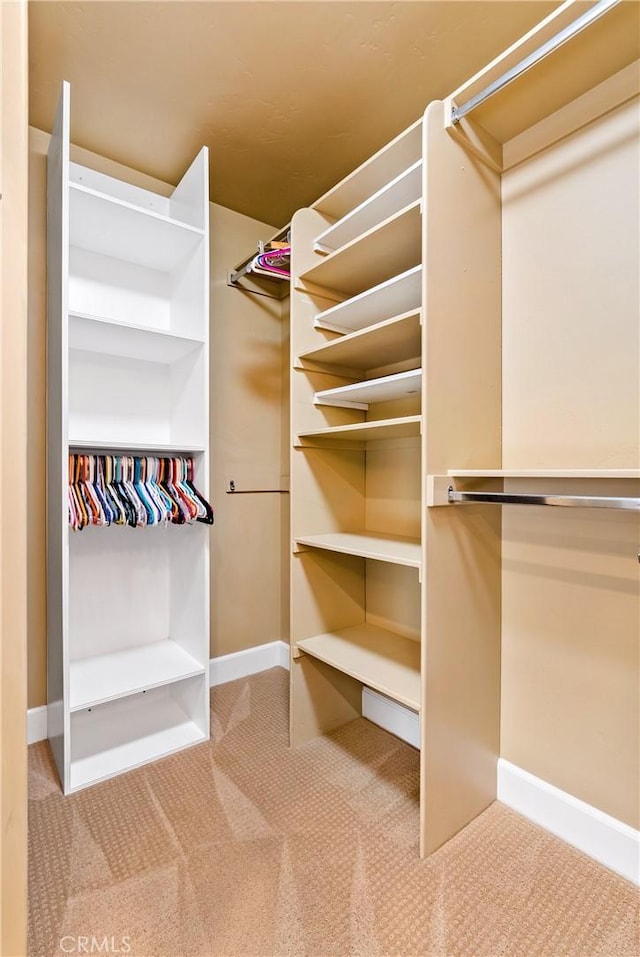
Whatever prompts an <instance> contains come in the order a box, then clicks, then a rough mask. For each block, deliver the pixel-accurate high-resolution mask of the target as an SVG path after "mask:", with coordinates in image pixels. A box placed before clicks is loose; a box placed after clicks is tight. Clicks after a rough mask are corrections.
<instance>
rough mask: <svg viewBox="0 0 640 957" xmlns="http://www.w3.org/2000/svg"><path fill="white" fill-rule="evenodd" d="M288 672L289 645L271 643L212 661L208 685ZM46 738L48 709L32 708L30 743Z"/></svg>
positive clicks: (29, 730) (28, 714) (30, 715)
mask: <svg viewBox="0 0 640 957" xmlns="http://www.w3.org/2000/svg"><path fill="white" fill-rule="evenodd" d="M278 667H279V668H286V669H287V671H288V670H289V645H288V643H287V642H286V641H270V642H267V644H265V645H258V646H257V648H247V649H246V650H245V651H236V652H234V653H233V654H230V655H221V656H220V657H219V658H211V660H210V661H209V685H210V687H212V688H213V687H215V686H216V685H222V684H225V683H226V682H227V681H235V680H236V679H237V678H248V677H249V675H255V674H258V672H260V671H268V669H269V668H278ZM46 737H47V706H46V704H45V705H42V706H41V707H39V708H29V710H28V711H27V744H36V742H37V741H44V740H45V739H46Z"/></svg>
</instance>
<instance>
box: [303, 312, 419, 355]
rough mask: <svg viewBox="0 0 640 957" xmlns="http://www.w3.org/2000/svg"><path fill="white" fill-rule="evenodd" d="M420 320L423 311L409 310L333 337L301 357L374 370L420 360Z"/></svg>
mask: <svg viewBox="0 0 640 957" xmlns="http://www.w3.org/2000/svg"><path fill="white" fill-rule="evenodd" d="M420 321H421V312H420V310H413V311H412V312H405V313H403V314H402V315H399V316H393V317H392V318H391V319H385V320H384V321H383V322H378V323H376V324H375V325H372V326H367V328H366V329H358V330H357V331H356V332H351V333H349V334H348V335H346V336H343V337H342V338H341V339H333V340H332V341H331V342H327V343H325V344H324V345H322V346H319V347H318V348H317V349H312V350H311V351H310V352H305V353H304V355H302V356H300V358H301V359H304V360H309V361H311V362H323V363H332V364H335V365H343V366H348V367H349V368H352V369H374V368H376V367H378V366H383V365H389V364H391V363H392V362H401V361H403V360H405V359H413V358H418V361H420V359H419V357H420V352H421V344H420Z"/></svg>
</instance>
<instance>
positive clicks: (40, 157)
mask: <svg viewBox="0 0 640 957" xmlns="http://www.w3.org/2000/svg"><path fill="white" fill-rule="evenodd" d="M48 142H49V136H48V134H46V133H43V132H41V131H39V130H35V129H31V131H30V190H29V229H30V234H29V356H28V358H29V366H28V390H29V392H28V397H29V411H28V416H29V443H28V463H29V464H28V499H29V503H30V508H29V512H28V529H27V531H28V582H29V622H28V625H29V628H28V630H29V707H37V706H39V705H42V704H45V703H46V604H45V601H46V565H45V548H44V535H45V402H46V383H45V342H46V337H45V331H46V299H45V296H46V287H45V277H46V244H45V223H46V160H45V157H46V150H47V146H48ZM71 156H72V159H73V160H74V161H76V162H80V163H85V164H86V165H89V166H92V167H94V168H96V169H99V170H101V171H102V172H104V173H107V174H109V175H112V176H118V177H120V178H122V179H125V180H127V181H129V182H131V183H134V184H135V185H138V186H143V187H147V188H149V189H154V190H156V191H157V192H160V193H164V194H165V195H166V194H168V193H169V192H170V191H171V187H169V186H167V184H165V183H160V182H159V181H157V180H154V179H152V178H151V177H148V176H146V175H144V174H142V173H138V172H136V171H134V170H130V169H128V168H127V167H123V166H120V165H118V164H115V163H112V162H111V161H109V160H106V159H104V158H102V157H98V156H95V155H94V154H91V153H88V152H86V151H84V150H80V149H77V148H72V151H71ZM210 215H211V223H210V225H211V264H210V268H211V329H210V341H211V363H210V368H211V470H210V474H211V497H212V502H213V504H214V507H215V510H216V523H215V525H214V527H213V529H212V532H211V586H212V587H211V596H212V597H211V656H212V657H214V656H218V655H222V654H228V653H230V652H234V651H240V650H243V649H245V648H249V647H252V646H255V645H259V644H262V643H263V642H266V641H273V640H275V639H279V638H281V637H283V636H285V637H286V633H287V624H286V622H287V616H288V611H287V593H286V592H285V590H284V588H283V586H282V574H283V568H282V559H281V556H282V552H283V535H284V534H285V531H286V524H285V516H286V512H287V510H288V500H287V499H288V496H286V495H281V494H248V495H237V496H233V495H227V494H226V492H225V482H226V480H227V479H228V478H235V479H236V483H237V486H238V488H242V487H243V485H244V487H247V486H250V487H252V488H256V489H260V488H262V487H271V482H272V481H274V482H275V483H276V487H277V486H278V485H279V483H280V476H281V474H282V442H283V435H282V427H283V423H282V404H283V395H282V372H283V369H282V348H283V344H282V339H283V335H285V334H286V326H287V323H286V319H283V318H282V317H283V316H285V317H286V310H287V301H286V300H284V301H283V302H280V301H277V300H272V299H266V298H264V297H258V296H255V295H250V294H245V293H242V292H240V291H238V290H237V289H232V288H230V287H228V286H227V285H226V277H227V271H228V270H229V269H230V268H231V267H232V266H234V265H235V264H236V262H237V261H238V260H240V259H242V258H243V257H244V256H246V255H248V254H249V253H250V252H251V250H252V249H254V248H256V242H257V240H258V239H266V238H267V237H268V236H269V235H270V234H271V233H272V232H273V228H272V227H271V226H269V225H266V224H264V223H260V222H257V221H256V220H253V219H250V218H249V217H246V216H242V215H240V214H238V213H235V212H233V211H231V210H228V209H225V208H223V207H221V206H218V205H216V204H214V203H212V204H211V206H210Z"/></svg>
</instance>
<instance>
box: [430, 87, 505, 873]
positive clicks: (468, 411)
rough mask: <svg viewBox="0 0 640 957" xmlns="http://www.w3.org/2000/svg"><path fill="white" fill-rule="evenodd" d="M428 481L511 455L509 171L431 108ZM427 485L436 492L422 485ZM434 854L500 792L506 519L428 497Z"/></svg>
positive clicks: (436, 107) (440, 106)
mask: <svg viewBox="0 0 640 957" xmlns="http://www.w3.org/2000/svg"><path fill="white" fill-rule="evenodd" d="M424 137H425V146H424V154H425V157H426V161H425V164H424V166H425V172H424V176H425V185H424V220H423V244H424V245H423V262H424V270H423V283H424V287H423V305H424V317H425V318H424V322H425V327H424V328H425V333H424V347H423V348H424V354H423V368H424V381H425V387H424V408H423V416H424V420H423V421H424V437H423V484H424V481H425V480H426V475H427V474H429V473H446V471H447V469H448V468H449V467H451V464H452V463H453V462H456V463H457V462H461V463H464V466H465V467H468V468H473V467H476V468H478V467H484V468H486V467H496V468H499V467H500V463H501V291H500V290H501V279H500V270H501V210H500V178H499V176H498V174H496V173H494V172H493V171H491V170H489V169H487V167H485V166H483V165H482V163H480V162H479V161H478V160H477V159H475V157H473V156H471V155H469V154H468V153H466V152H465V151H464V149H463V148H462V147H461V146H460V145H459V144H458V143H457V142H456V141H455V140H454V139H453V138H452V137H451V136H450V135H449V134H448V133H447V132H446V131H445V126H444V108H443V104H442V103H440V102H435V103H432V104H431V105H430V106H429V107H428V108H427V110H426V113H425V122H424ZM423 494H424V490H423ZM423 516H424V523H425V525H424V533H423V543H424V545H423V547H424V553H423V561H424V570H423V583H422V594H423V599H422V616H423V627H422V632H423V647H422V673H423V679H422V680H423V702H422V732H421V733H422V748H421V775H420V781H421V825H420V836H421V842H420V843H421V854H422V855H423V856H424V855H428V854H430V853H432V852H433V851H434V850H436V849H437V848H438V847H439V846H440V845H442V844H443V843H444V842H445V841H447V840H448V839H449V838H450V837H452V836H453V835H454V834H455V833H456V832H457V831H459V830H460V829H461V828H463V827H464V826H465V825H466V824H468V823H469V822H470V821H471V820H472V819H473V818H474V817H476V816H477V815H478V814H479V813H480V812H481V811H482V810H484V808H486V807H487V806H488V805H489V804H490V803H491V802H492V801H493V800H494V799H495V795H496V769H497V759H498V756H499V743H500V627H501V622H500V588H501V584H500V582H501V516H500V512H499V510H498V509H493V510H492V509H491V507H490V506H488V507H482V506H477V507H476V506H473V507H469V508H467V509H465V510H464V512H463V511H462V510H457V509H426V508H424V507H423Z"/></svg>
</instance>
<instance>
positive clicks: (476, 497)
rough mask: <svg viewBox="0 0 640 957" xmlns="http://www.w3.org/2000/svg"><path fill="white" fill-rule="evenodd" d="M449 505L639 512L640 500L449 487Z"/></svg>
mask: <svg viewBox="0 0 640 957" xmlns="http://www.w3.org/2000/svg"><path fill="white" fill-rule="evenodd" d="M447 501H448V502H449V504H451V505H472V504H475V505H477V504H479V503H482V504H485V505H559V506H564V507H565V508H566V507H569V508H618V509H626V510H627V511H634V512H640V498H626V497H610V496H595V495H531V494H528V493H526V492H524V493H519V492H459V491H457V490H456V489H454V487H453V485H450V486H449V489H448V493H447Z"/></svg>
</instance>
